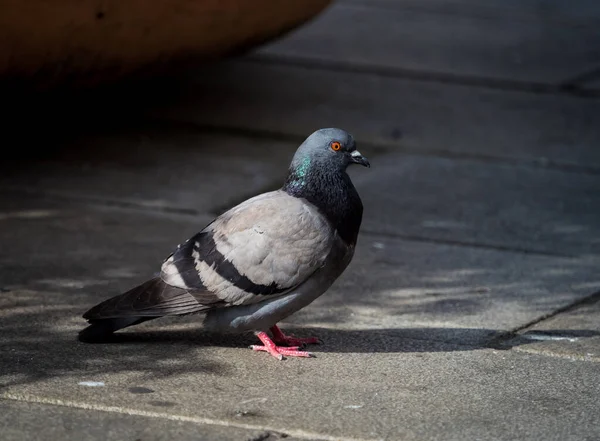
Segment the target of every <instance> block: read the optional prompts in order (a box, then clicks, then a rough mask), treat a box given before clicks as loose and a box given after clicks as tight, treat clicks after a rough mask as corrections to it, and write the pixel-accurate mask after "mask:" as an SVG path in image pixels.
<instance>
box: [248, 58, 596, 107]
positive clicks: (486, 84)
mask: <svg viewBox="0 0 600 441" xmlns="http://www.w3.org/2000/svg"><path fill="white" fill-rule="evenodd" d="M240 61H241V62H246V63H255V64H275V65H281V66H293V67H297V68H302V69H308V70H323V71H335V72H338V73H339V72H340V71H343V72H345V73H350V74H357V75H377V76H380V77H389V78H401V79H407V80H411V81H418V82H423V83H440V84H449V85H457V86H467V87H480V88H484V89H495V90H504V91H513V92H524V93H531V94H536V95H565V96H570V97H576V98H582V99H598V98H600V91H597V90H595V89H583V88H580V87H578V86H577V85H575V84H573V83H568V84H564V83H560V84H558V85H553V84H547V83H536V82H528V81H518V80H509V79H500V78H498V79H496V78H490V77H480V76H475V75H459V74H453V73H449V72H432V71H423V70H416V69H406V68H400V67H391V66H383V65H376V64H362V63H356V62H348V61H338V60H325V59H322V58H309V57H304V56H298V55H282V54H277V55H275V54H264V53H260V54H253V55H250V56H248V57H247V58H244V59H242V60H240Z"/></svg>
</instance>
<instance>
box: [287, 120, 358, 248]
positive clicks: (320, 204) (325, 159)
mask: <svg viewBox="0 0 600 441" xmlns="http://www.w3.org/2000/svg"><path fill="white" fill-rule="evenodd" d="M351 164H360V165H363V166H365V167H370V164H369V161H368V160H367V158H365V157H364V156H363V155H362V154H361V153H360V152H359V151H358V150H356V143H355V142H354V138H353V137H352V135H350V134H349V133H348V132H346V131H344V130H341V129H333V128H331V129H321V130H317V131H316V132H314V133H313V134H311V135H310V136H309V137H308V138H306V140H305V141H304V142H303V143H302V145H301V146H300V147H298V150H297V151H296V154H295V155H294V158H293V159H292V163H291V165H290V169H289V173H288V177H287V180H286V182H285V184H284V186H283V191H285V192H286V193H288V194H290V195H292V196H295V197H299V198H303V199H306V200H307V201H309V202H310V203H312V204H313V205H315V206H316V207H317V208H318V209H319V210H321V212H323V213H324V214H325V216H326V217H327V218H328V219H329V221H330V222H331V223H332V225H334V226H335V228H336V229H337V230H338V232H339V233H340V235H341V236H342V238H343V239H344V240H345V241H346V242H347V243H354V242H356V236H357V235H358V229H359V227H360V223H361V219H362V211H363V207H362V202H361V200H360V197H359V196H358V193H357V191H356V189H355V188H354V185H353V184H352V182H351V180H350V176H348V174H347V173H346V169H347V168H348V166H349V165H351Z"/></svg>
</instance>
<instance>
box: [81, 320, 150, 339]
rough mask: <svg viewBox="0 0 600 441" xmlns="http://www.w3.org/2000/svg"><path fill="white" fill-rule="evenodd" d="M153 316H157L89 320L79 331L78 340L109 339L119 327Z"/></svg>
mask: <svg viewBox="0 0 600 441" xmlns="http://www.w3.org/2000/svg"><path fill="white" fill-rule="evenodd" d="M155 318H158V317H119V318H107V319H96V320H90V325H89V326H88V327H87V328H85V329H83V330H81V331H80V332H79V341H81V342H84V343H101V342H103V341H109V340H111V338H112V337H113V333H114V332H116V331H118V330H119V329H123V328H127V327H128V326H133V325H137V324H138V323H142V322H145V321H147V320H152V319H155Z"/></svg>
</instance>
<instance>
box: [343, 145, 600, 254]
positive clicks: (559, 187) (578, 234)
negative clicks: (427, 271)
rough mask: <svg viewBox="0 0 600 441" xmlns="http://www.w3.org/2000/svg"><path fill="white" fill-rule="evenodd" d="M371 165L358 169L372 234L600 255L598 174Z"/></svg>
mask: <svg viewBox="0 0 600 441" xmlns="http://www.w3.org/2000/svg"><path fill="white" fill-rule="evenodd" d="M363 153H365V152H364V151H363ZM365 154H366V153H365ZM371 163H372V166H373V168H372V169H371V170H369V171H368V172H364V171H363V170H352V171H353V173H352V174H353V177H354V181H355V183H356V186H357V188H358V189H359V191H360V193H361V195H362V197H363V199H364V201H365V202H364V204H365V223H364V227H365V228H366V230H367V231H370V232H377V233H389V234H400V235H403V236H405V237H417V238H434V239H440V240H448V241H450V242H461V243H465V244H478V245H487V246H490V247H499V248H504V247H506V248H513V249H522V250H528V251H531V252H540V253H554V254H557V255H566V256H592V255H595V256H598V255H600V210H599V209H598V207H599V206H600V175H584V174H574V173H565V172H562V171H557V170H540V169H533V168H530V167H516V166H508V165H503V164H481V163H479V162H475V161H456V160H451V159H443V158H432V157H418V156H407V155H388V156H381V157H378V158H376V159H374V160H373V161H371Z"/></svg>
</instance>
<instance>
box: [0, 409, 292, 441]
mask: <svg viewBox="0 0 600 441" xmlns="http://www.w3.org/2000/svg"><path fill="white" fill-rule="evenodd" d="M160 403H162V404H160ZM166 404H168V403H166V402H160V401H157V402H156V405H157V406H159V407H157V408H158V409H160V405H162V406H165V405H166ZM148 414H150V415H152V416H138V415H131V414H124V413H119V412H115V411H113V412H105V411H97V410H90V409H81V408H74V407H70V406H61V405H48V404H38V403H30V402H23V401H16V400H0V427H2V439H3V440H4V441H23V440H31V439H41V438H43V439H45V440H52V441H54V440H56V441H58V440H64V441H70V440H73V441H104V440H110V441H112V440H115V441H122V440H144V441H168V440H172V439H177V440H183V441H188V440H189V441H200V440H217V439H218V440H224V441H240V440H246V441H254V440H256V441H276V440H281V439H284V437H282V436H281V435H280V434H277V433H275V432H267V431H264V430H263V431H260V430H247V429H242V428H237V427H226V426H216V425H208V424H199V423H194V422H186V421H177V420H174V419H172V418H166V417H163V416H162V415H160V414H159V413H158V412H154V413H152V412H148ZM159 415H160V416H159ZM169 417H170V416H169ZM284 435H285V434H284ZM285 439H286V441H292V440H297V438H293V437H289V436H286V437H285Z"/></svg>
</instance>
